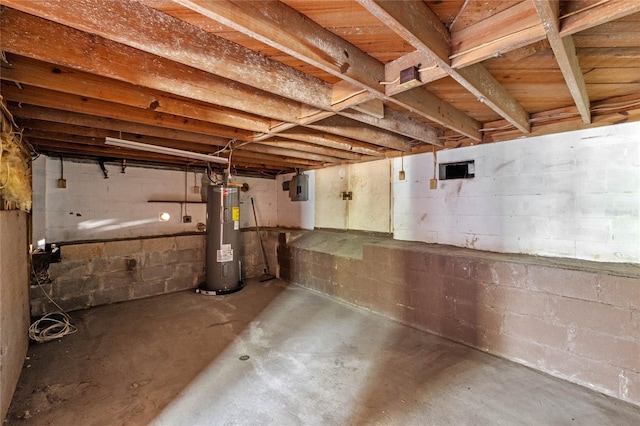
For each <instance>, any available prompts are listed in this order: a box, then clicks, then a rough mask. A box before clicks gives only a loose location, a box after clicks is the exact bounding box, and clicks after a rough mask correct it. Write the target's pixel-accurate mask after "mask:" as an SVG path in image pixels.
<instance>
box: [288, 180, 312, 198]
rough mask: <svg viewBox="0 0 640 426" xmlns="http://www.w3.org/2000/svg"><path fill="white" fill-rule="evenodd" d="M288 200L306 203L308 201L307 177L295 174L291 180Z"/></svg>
mask: <svg viewBox="0 0 640 426" xmlns="http://www.w3.org/2000/svg"><path fill="white" fill-rule="evenodd" d="M289 198H291V201H307V200H308V199H309V176H307V175H305V174H297V175H295V176H294V177H292V178H291V181H290V182H289Z"/></svg>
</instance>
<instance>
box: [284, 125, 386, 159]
mask: <svg viewBox="0 0 640 426" xmlns="http://www.w3.org/2000/svg"><path fill="white" fill-rule="evenodd" d="M278 136H279V137H283V138H287V139H291V140H294V141H302V142H308V143H311V144H314V145H320V146H324V147H327V148H333V149H339V150H342V151H345V152H351V153H355V154H361V155H366V156H370V157H376V158H379V157H383V153H382V150H381V149H380V148H378V147H375V146H374V145H369V144H365V143H362V142H360V141H357V140H354V139H349V138H344V137H340V136H335V135H331V134H327V133H321V132H317V131H315V130H311V129H305V128H303V127H296V128H295V129H289V130H284V131H282V132H280V133H279V134H278Z"/></svg>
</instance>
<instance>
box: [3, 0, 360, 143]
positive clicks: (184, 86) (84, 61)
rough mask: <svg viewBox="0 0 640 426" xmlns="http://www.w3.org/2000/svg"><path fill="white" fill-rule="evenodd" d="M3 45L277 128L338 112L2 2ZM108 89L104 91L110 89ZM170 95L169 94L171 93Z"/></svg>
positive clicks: (91, 73) (293, 125)
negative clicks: (50, 42) (4, 5)
mask: <svg viewBox="0 0 640 426" xmlns="http://www.w3.org/2000/svg"><path fill="white" fill-rule="evenodd" d="M42 39H46V40H57V39H63V40H66V41H67V43H64V44H62V43H60V44H53V45H48V44H46V43H42V42H41V40H42ZM0 46H1V48H2V50H5V51H8V52H13V53H15V54H17V55H21V56H25V57H29V58H36V59H40V60H42V61H45V62H48V63H51V64H57V65H59V66H65V67H67V68H69V69H74V70H77V71H75V72H78V71H84V72H86V73H87V74H89V75H98V76H103V77H107V78H110V79H115V80H118V81H122V82H127V81H128V82H131V83H132V84H135V85H139V86H142V87H148V88H151V89H154V90H157V91H159V92H160V91H161V92H164V93H169V94H175V95H179V96H181V97H184V98H188V99H194V100H197V101H202V102H205V103H206V105H207V106H208V105H211V104H217V105H223V106H224V107H228V108H230V109H232V110H238V111H239V112H238V114H242V112H241V111H246V112H247V113H252V114H259V115H262V116H267V117H271V118H273V119H276V120H278V121H281V122H282V123H283V124H282V125H280V126H278V128H279V129H286V128H293V127H295V126H296V125H297V124H296V123H301V124H304V123H311V122H313V121H317V120H321V119H323V118H326V117H328V116H332V115H334V113H333V112H330V111H321V110H318V109H316V108H310V107H308V106H305V105H303V104H300V103H299V102H294V101H290V100H287V99H283V98H280V97H278V96H273V95H270V94H268V93H266V92H260V91H258V90H255V89H251V88H247V87H245V86H243V85H241V84H238V83H237V82H234V81H231V80H226V79H223V78H221V77H218V76H215V75H211V74H207V73H205V72H203V71H199V70H195V69H193V68H190V67H187V66H185V65H181V64H177V63H174V62H172V61H169V60H167V59H163V58H158V57H155V56H153V55H150V54H148V53H145V52H141V51H139V50H136V49H132V48H129V47H127V46H122V45H119V44H117V43H114V42H111V41H109V40H103V39H99V38H96V37H92V36H90V35H88V34H85V33H82V32H80V31H77V30H74V29H71V28H68V27H65V26H62V25H59V24H56V23H53V22H50V21H46V20H44V19H41V18H37V17H34V16H31V15H27V14H24V13H22V12H19V11H16V10H13V9H9V8H2V13H1V14H0ZM140 64H143V65H144V72H140V70H139V69H138V66H139V65H140ZM104 89H105V88H102V90H103V91H104V92H108V90H104ZM119 90H120V89H118V86H116V87H114V91H115V93H122V92H121V91H119ZM135 99H136V100H135V101H132V102H140V105H141V106H142V105H144V104H145V103H146V101H147V100H148V99H147V98H135ZM167 99H171V98H169V97H168V96H167ZM143 100H144V101H143ZM168 102H169V101H168ZM308 111H313V114H311V115H309V116H306V115H307V114H309V113H308ZM176 112H178V111H176ZM186 113H187V112H185V114H186ZM265 120H269V119H268V118H265ZM269 121H271V120H269ZM354 125H355V123H354ZM325 130H326V133H331V132H332V129H329V128H327V129H325ZM269 131H270V130H269ZM274 133H275V132H273V133H271V134H270V133H268V132H267V133H265V138H270V137H272V136H273V134H274ZM255 140H259V138H255Z"/></svg>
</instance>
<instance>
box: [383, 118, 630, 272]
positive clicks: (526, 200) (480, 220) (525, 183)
mask: <svg viewBox="0 0 640 426" xmlns="http://www.w3.org/2000/svg"><path fill="white" fill-rule="evenodd" d="M437 160H438V163H443V162H444V163H446V162H455V161H463V160H475V177H474V178H473V179H458V180H447V181H439V182H438V189H436V190H430V189H429V179H431V178H432V177H433V156H432V154H420V155H415V156H410V157H405V159H404V169H405V172H406V176H407V178H406V180H405V181H398V178H397V172H398V170H399V169H400V159H395V161H394V175H393V176H394V184H393V191H394V209H393V220H394V237H395V238H396V239H399V240H410V241H424V242H429V243H440V244H451V245H455V246H460V247H471V248H476V249H480V250H489V251H497V252H508V253H529V254H536V255H542V256H556V257H570V258H579V259H587V260H596V261H608V262H630V263H640V123H629V124H621V125H616V126H608V127H600V128H594V129H589V130H582V131H576V132H568V133H562V134H557V135H548V136H540V137H535V138H528V139H522V140H516V141H509V142H503V143H494V144H487V145H478V146H472V147H466V148H459V149H455V150H445V151H440V152H438V153H437Z"/></svg>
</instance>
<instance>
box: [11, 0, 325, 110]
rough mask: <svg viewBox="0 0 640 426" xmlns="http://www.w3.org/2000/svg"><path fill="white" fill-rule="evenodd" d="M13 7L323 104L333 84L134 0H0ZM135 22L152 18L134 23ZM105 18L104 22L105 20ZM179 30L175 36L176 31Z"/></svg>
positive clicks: (214, 71) (194, 65)
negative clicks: (64, 0) (150, 28)
mask: <svg viewBox="0 0 640 426" xmlns="http://www.w3.org/2000/svg"><path fill="white" fill-rule="evenodd" d="M3 3H4V4H5V5H7V6H9V7H12V8H14V9H18V10H21V11H23V12H27V13H30V14H32V15H35V16H38V17H41V18H45V19H48V20H52V21H55V22H58V23H60V24H63V25H67V26H69V27H72V28H75V29H78V30H80V31H84V32H87V33H90V34H95V35H98V36H100V37H103V38H105V39H108V40H112V41H115V42H118V43H120V44H123V45H125V46H129V47H133V48H135V49H139V50H142V51H144V52H147V53H151V54H153V55H155V56H158V57H161V58H165V59H169V60H171V61H174V62H178V63H181V64H184V65H188V66H191V67H193V68H196V69H199V70H202V71H205V72H208V73H211V74H214V75H219V76H221V77H225V78H228V79H231V80H234V81H242V82H243V83H244V84H246V85H249V86H252V87H255V88H258V89H261V90H265V91H268V92H270V93H274V94H277V95H279V96H282V97H284V98H288V99H293V100H296V101H298V102H302V103H305V104H308V105H313V106H315V107H317V108H321V109H327V107H328V105H330V102H331V85H329V84H328V83H325V82H323V81H321V80H319V79H317V78H315V77H312V76H310V75H308V74H305V73H303V72H301V71H298V70H296V69H294V68H291V67H288V66H286V65H284V64H282V63H280V62H277V61H274V60H271V59H269V58H267V57H265V56H264V55H260V54H259V53H256V52H253V51H252V50H249V49H247V48H244V47H242V46H240V45H238V44H235V43H233V42H230V41H228V40H226V39H223V38H221V37H218V36H216V35H214V34H211V33H208V32H206V31H203V30H201V29H199V28H196V27H194V26H192V25H189V24H187V23H186V22H184V21H181V20H179V19H176V18H174V17H172V16H169V15H167V14H164V13H162V12H159V11H157V10H155V9H153V8H150V7H148V6H145V5H143V4H141V3H139V2H136V1H128V0H120V1H111V0H74V5H73V7H69V4H68V3H67V2H62V1H53V2H40V1H36V2H33V1H29V0H3ZM134 22H140V23H141V22H145V23H153V28H154V30H153V31H149V25H148V24H147V25H132V23H134ZM106 23H108V24H106ZM177 34H179V37H176V35H177Z"/></svg>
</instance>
